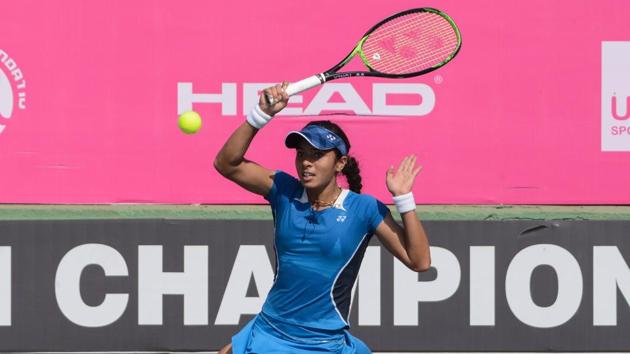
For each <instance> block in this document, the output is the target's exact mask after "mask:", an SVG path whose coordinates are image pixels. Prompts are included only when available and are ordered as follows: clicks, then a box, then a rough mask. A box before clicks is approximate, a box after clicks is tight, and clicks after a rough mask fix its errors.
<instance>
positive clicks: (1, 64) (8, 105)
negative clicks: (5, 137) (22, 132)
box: [0, 49, 26, 134]
mask: <svg viewBox="0 0 630 354" xmlns="http://www.w3.org/2000/svg"><path fill="white" fill-rule="evenodd" d="M25 88H26V80H24V75H23V74H22V70H20V68H19V66H18V65H17V63H16V62H15V60H13V59H12V58H11V57H10V56H9V54H8V53H7V52H5V51H4V50H2V49H0V134H2V132H3V131H4V128H5V127H6V124H7V121H8V120H9V119H11V117H12V116H13V115H14V113H15V111H16V109H21V110H23V109H26V91H25Z"/></svg>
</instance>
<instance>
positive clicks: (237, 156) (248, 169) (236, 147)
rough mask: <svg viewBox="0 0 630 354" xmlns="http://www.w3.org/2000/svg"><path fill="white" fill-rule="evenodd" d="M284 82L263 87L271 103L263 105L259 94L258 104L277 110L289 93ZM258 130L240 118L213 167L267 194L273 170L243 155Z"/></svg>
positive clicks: (272, 112) (276, 111)
mask: <svg viewBox="0 0 630 354" xmlns="http://www.w3.org/2000/svg"><path fill="white" fill-rule="evenodd" d="M284 88H286V83H285V84H283V86H280V85H277V86H274V87H271V88H268V89H266V90H265V93H266V92H269V93H270V94H271V95H272V96H273V97H274V98H275V102H276V103H275V104H274V105H273V106H267V104H266V101H265V100H264V99H263V95H261V97H260V102H259V105H260V108H261V109H262V110H263V111H264V112H265V113H267V114H268V115H270V116H273V115H275V114H276V113H278V112H280V111H281V110H282V109H283V108H284V107H286V105H287V101H288V99H289V97H288V96H287V94H286V92H284ZM257 133H258V129H257V128H254V127H253V126H251V125H250V124H249V123H248V122H243V123H242V124H241V125H240V126H239V127H238V128H237V129H236V130H235V131H234V132H233V133H232V135H230V137H229V138H228V140H227V141H226V142H225V144H224V145H223V147H222V148H221V150H220V151H219V152H218V154H217V156H216V157H215V159H214V167H215V168H216V170H217V171H218V172H219V173H220V174H221V175H223V176H224V177H226V178H227V179H229V180H231V181H233V182H235V183H236V184H238V185H239V186H241V187H243V188H245V189H247V190H248V191H250V192H253V193H256V194H260V195H262V196H265V195H267V194H269V191H270V190H271V187H272V185H273V175H274V173H275V172H274V170H270V169H267V168H265V167H263V166H261V165H259V164H257V163H255V162H253V161H250V160H247V159H246V158H245V153H246V152H247V149H248V148H249V145H250V144H251V142H252V140H253V139H254V137H255V136H256V134H257Z"/></svg>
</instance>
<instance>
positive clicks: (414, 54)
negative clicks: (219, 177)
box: [266, 7, 462, 104]
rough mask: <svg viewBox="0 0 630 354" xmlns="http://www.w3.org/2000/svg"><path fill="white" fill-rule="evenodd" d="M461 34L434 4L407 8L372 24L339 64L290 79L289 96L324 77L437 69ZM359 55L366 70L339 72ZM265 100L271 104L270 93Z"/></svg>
mask: <svg viewBox="0 0 630 354" xmlns="http://www.w3.org/2000/svg"><path fill="white" fill-rule="evenodd" d="M461 45H462V38H461V35H460V33H459V29H458V28H457V25H455V22H453V20H452V19H451V18H450V17H449V16H448V15H447V14H445V13H443V12H442V11H440V10H436V9H433V8H428V7H424V8H417V9H410V10H406V11H403V12H400V13H397V14H395V15H393V16H390V17H388V18H386V19H384V20H383V21H381V22H379V23H378V24H376V25H375V26H374V27H372V28H371V29H370V30H369V31H367V33H366V34H365V35H363V37H362V38H361V40H359V42H358V43H357V45H356V46H355V47H354V49H352V51H351V52H350V54H348V55H347V56H346V57H345V58H344V59H343V60H342V61H341V62H339V64H337V65H335V66H333V67H332V68H331V69H329V70H327V71H325V72H323V73H320V74H317V75H313V76H311V77H309V78H306V79H304V80H302V81H298V82H295V83H290V84H289V86H288V87H287V88H286V92H287V94H288V95H289V96H292V95H295V94H297V93H300V92H302V91H305V90H308V89H310V88H312V87H315V86H317V85H321V84H323V83H324V82H326V81H331V80H336V79H340V78H344V77H354V76H377V77H387V78H394V79H399V78H407V77H412V76H418V75H422V74H426V73H428V72H431V71H433V70H435V69H438V68H440V67H442V66H444V65H446V63H448V62H449V61H451V60H452V59H453V58H454V57H455V55H457V53H458V52H459V49H460V47H461ZM356 55H359V57H360V58H361V61H362V62H363V64H364V65H365V67H366V68H367V71H350V72H339V70H340V69H341V68H342V67H343V66H344V65H346V64H347V63H348V62H349V61H350V60H351V59H352V58H354V57H355V56H356ZM266 99H267V103H269V104H273V103H274V100H273V97H271V95H266Z"/></svg>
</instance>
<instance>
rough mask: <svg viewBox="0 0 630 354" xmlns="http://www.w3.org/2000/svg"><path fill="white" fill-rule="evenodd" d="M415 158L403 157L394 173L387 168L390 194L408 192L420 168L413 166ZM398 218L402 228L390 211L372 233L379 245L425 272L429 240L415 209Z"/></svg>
mask: <svg viewBox="0 0 630 354" xmlns="http://www.w3.org/2000/svg"><path fill="white" fill-rule="evenodd" d="M415 161H416V158H415V156H407V157H405V158H404V159H403V161H402V163H401V164H400V166H399V168H398V171H397V172H396V173H395V174H394V171H393V167H390V168H389V170H388V171H387V188H388V189H389V191H390V192H391V193H392V195H394V196H398V195H403V194H407V193H409V192H410V191H411V189H412V186H413V181H414V179H415V177H416V176H417V175H418V173H419V172H420V170H421V169H422V168H421V167H418V168H417V169H414V165H415ZM410 203H411V201H410ZM413 207H414V208H415V205H414V206H413ZM401 217H402V221H403V227H401V226H400V225H399V224H398V223H396V221H394V219H393V218H392V216H391V214H387V216H386V217H385V219H384V220H383V221H382V222H381V223H380V224H379V225H378V227H377V228H376V230H375V233H376V235H377V236H378V238H379V240H380V241H381V243H382V244H383V246H385V248H386V249H387V250H389V251H390V252H391V253H392V254H393V255H394V256H395V257H396V258H398V259H399V260H400V261H401V262H402V263H404V264H405V265H406V266H407V267H409V268H410V269H413V270H414V271H417V272H423V271H426V270H428V269H429V268H430V267H431V254H430V248H429V240H428V238H427V235H426V233H425V232H424V228H423V227H422V224H421V223H420V220H418V216H417V215H416V210H415V209H413V210H411V211H407V212H404V213H402V215H401Z"/></svg>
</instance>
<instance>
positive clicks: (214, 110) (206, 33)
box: [0, 0, 630, 204]
mask: <svg viewBox="0 0 630 354" xmlns="http://www.w3.org/2000/svg"><path fill="white" fill-rule="evenodd" d="M268 4H271V6H263V5H268ZM420 6H430V7H435V8H439V9H441V10H443V11H445V12H446V13H448V14H449V15H450V16H451V17H452V18H453V19H454V20H455V22H456V23H457V24H458V25H459V27H460V29H461V32H462V38H463V45H462V49H461V52H460V53H459V55H458V56H457V57H456V58H455V60H453V61H452V62H451V63H449V64H448V65H446V66H445V67H443V68H441V69H439V70H437V71H435V72H432V73H430V74H428V75H424V76H421V77H417V78H411V79H405V80H387V79H365V80H363V79H355V80H343V79H342V80H338V81H334V82H331V83H329V84H326V85H324V86H320V87H318V88H315V89H312V90H309V91H307V92H304V93H303V94H301V95H299V96H295V97H293V98H292V100H291V102H290V107H289V108H288V109H287V111H286V115H284V116H278V117H277V119H274V121H272V122H271V124H269V125H268V126H267V127H265V128H264V129H263V130H262V131H261V132H260V133H259V134H258V136H257V137H256V139H255V140H254V142H253V144H252V146H251V150H250V151H249V152H248V155H247V157H248V158H249V159H252V160H254V161H257V162H259V163H260V164H262V165H264V166H266V167H268V168H275V169H283V170H285V171H288V172H289V173H293V174H295V169H294V166H293V158H294V153H293V151H291V150H288V149H286V148H285V147H284V145H283V141H284V137H285V135H286V134H287V132H288V131H289V130H292V129H299V128H301V127H302V126H303V125H304V124H305V123H306V122H308V121H310V120H313V119H320V118H321V117H324V118H326V119H331V120H333V121H335V122H337V123H339V124H340V125H341V126H342V127H343V128H344V129H345V130H346V132H347V133H348V135H349V137H350V139H351V143H352V149H351V151H350V153H351V154H352V155H354V156H355V157H356V158H357V159H358V160H359V162H360V163H361V171H362V176H363V178H364V192H365V193H370V194H373V195H375V196H376V197H378V198H379V199H381V200H383V201H385V202H388V203H389V202H390V200H391V199H390V198H389V196H388V192H387V189H386V187H385V171H386V169H387V168H388V166H389V165H392V164H394V165H397V164H398V163H399V162H400V160H401V159H402V158H403V156H405V155H407V154H411V153H415V154H417V155H418V162H419V164H421V165H422V166H423V171H422V172H421V173H420V175H419V177H418V178H417V180H416V184H415V187H414V192H415V195H416V201H417V202H418V203H419V204H452V203H461V204H628V203H630V184H629V182H628V181H629V180H630V143H629V141H630V133H628V131H630V129H628V128H629V127H630V113H628V112H629V107H628V106H629V104H628V102H629V101H630V99H628V96H630V89H629V88H628V87H629V86H630V80H617V81H614V78H619V77H621V78H623V77H626V76H625V75H628V77H630V74H628V72H630V50H627V48H626V47H627V46H628V43H629V42H628V41H630V21H628V14H630V2H629V1H622V0H599V1H579V2H576V1H568V0H567V1H548V0H533V1H526V2H524V1H499V0H495V1H490V0H481V1H474V2H472V1H461V0H459V1H424V2H418V1H407V0H402V1H355V0H353V1H337V0H335V1H332V0H322V1H286V2H280V3H278V2H274V3H264V2H263V3H261V2H259V1H205V0H204V1H183V2H182V1H157V0H150V1H149V0H138V1H123V0H116V1H83V0H60V1H44V2H42V1H34V0H22V1H12V2H6V3H3V4H2V11H1V12H0V28H1V30H0V203H219V204H220V203H262V202H264V200H263V199H262V198H261V197H259V196H256V195H253V194H251V193H248V192H246V191H244V190H242V189H241V188H239V187H238V186H236V185H235V184H233V183H232V182H230V181H227V180H225V179H224V178H222V177H221V176H220V175H219V174H218V173H217V172H216V171H215V170H214V169H213V167H212V161H213V159H214V156H215V155H216V153H217V151H218V150H219V149H220V148H221V146H222V145H223V143H224V142H225V140H226V139H227V137H228V136H229V134H230V133H231V132H232V131H233V130H234V129H235V128H236V127H237V126H238V125H239V124H241V123H242V122H243V120H244V116H245V114H246V113H247V110H248V109H249V107H251V106H252V104H253V102H254V101H255V99H256V95H257V90H258V89H259V88H260V87H262V86H264V85H265V84H267V83H274V82H279V81H281V80H289V81H297V80H300V79H303V78H305V77H307V76H310V75H313V74H316V73H318V72H321V71H324V70H326V69H328V68H329V67H330V66H332V65H334V64H335V63H336V62H337V61H339V60H340V59H341V58H342V57H343V56H345V55H346V54H347V53H348V52H349V51H350V49H351V48H352V47H353V46H354V45H355V43H356V41H357V40H358V39H359V38H360V37H361V35H363V33H364V32H365V31H366V30H367V29H368V28H370V27H371V26H372V25H374V24H375V23H377V22H378V21H380V20H381V19H383V18H385V17H387V16H389V15H391V14H393V13H396V12H398V11H401V10H405V9H407V8H413V7H420ZM626 55H627V58H626ZM624 63H625V64H624ZM607 77H610V78H611V80H612V81H607V79H606V78H607ZM624 85H625V86H624ZM187 109H194V110H195V111H197V112H199V113H200V114H201V115H202V117H203V128H202V129H201V131H200V132H199V133H197V134H195V135H184V134H183V133H181V132H180V131H179V129H178V127H177V116H178V113H179V112H181V111H183V110H187Z"/></svg>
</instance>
